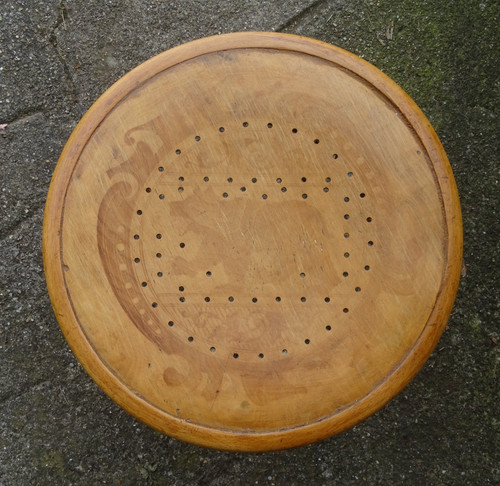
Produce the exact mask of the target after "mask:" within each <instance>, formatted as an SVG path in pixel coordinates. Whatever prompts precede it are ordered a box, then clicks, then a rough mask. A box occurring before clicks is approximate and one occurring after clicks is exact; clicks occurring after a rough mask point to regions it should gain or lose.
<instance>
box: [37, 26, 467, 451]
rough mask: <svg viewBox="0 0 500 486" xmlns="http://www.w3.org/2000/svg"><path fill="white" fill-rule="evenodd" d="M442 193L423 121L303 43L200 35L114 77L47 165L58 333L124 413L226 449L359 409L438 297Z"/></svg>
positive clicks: (393, 94)
mask: <svg viewBox="0 0 500 486" xmlns="http://www.w3.org/2000/svg"><path fill="white" fill-rule="evenodd" d="M460 258H461V222H460V207H459V203H458V196H457V193H456V188H455V185H454V181H453V176H452V173H451V169H450V167H449V163H448V161H447V159H446V156H445V154H444V152H443V150H442V147H441V145H440V144H439V141H438V139H437V137H436V136H435V134H434V132H433V131H432V128H431V127H430V125H429V124H428V122H427V120H426V119H425V117H424V116H423V115H422V113H421V112H420V111H419V110H418V108H417V107H416V106H415V105H414V103H413V102H412V101H411V100H410V99H409V98H408V97H407V95H405V94H404V93H403V92H402V91H401V90H400V89H399V88H398V87H397V86H396V85H394V83H392V82H391V81H390V80H388V79H387V78H386V77H385V76H384V75H383V74H382V73H380V72H379V71H378V70H376V69H375V68H373V67H372V66H370V65H368V64H367V63H365V62H364V61H361V60H360V59H358V58H356V57H355V56H352V55H351V54H348V53H346V52H345V51H342V50H340V49H338V48H335V47H333V46H329V45H325V44H322V43H319V42H317V41H312V40H310V39H305V38H300V37H295V36H288V35H282V34H267V33H242V34H231V35H225V36H219V37H215V38H207V39H203V40H200V41H195V42H193V43H190V44H186V45H184V46H180V47H178V48H175V49H172V50H171V51H167V52H166V53H164V54H162V55H160V56H158V57H156V58H153V59H152V60H150V61H148V62H147V63H145V64H143V65H141V66H140V67H139V68H137V69H136V70H134V71H132V72H131V73H129V74H128V75H127V76H125V77H124V78H123V79H122V80H120V81H119V82H118V83H117V84H115V85H114V86H113V87H112V88H111V89H110V90H108V92H107V93H105V94H104V95H103V97H101V98H100V99H99V100H98V102H97V103H96V104H95V105H94V106H93V107H92V109H91V110H89V112H88V114H87V115H86V117H84V119H83V120H82V121H81V122H80V124H79V126H78V127H77V128H76V129H75V132H74V133H73V135H72V137H71V138H70V140H69V141H68V144H67V146H66V148H65V150H64V152H63V154H62V155H61V158H60V161H59V163H58V166H57V169H56V173H55V175H54V178H53V182H52V184H51V188H50V192H49V197H48V201H47V209H46V216H45V221H44V262H45V268H46V275H47V282H48V287H49V292H50V295H51V299H52V302H53V305H54V309H55V312H56V315H57V317H58V320H59V322H60V325H61V328H62V329H63V331H64V333H65V335H66V337H67V339H68V341H69V343H70V345H71V346H72V348H73V350H74V352H75V354H76V355H77V357H78V358H79V359H80V361H81V362H82V364H83V365H84V366H85V368H86V369H87V370H88V372H89V373H90V374H91V376H92V377H93V378H94V379H95V380H96V381H97V383H98V384H99V385H100V386H101V387H102V388H103V389H104V390H105V391H106V392H107V393H108V394H109V395H110V396H111V397H112V398H113V399H114V400H115V401H117V402H118V403H119V404H120V405H121V406H123V407H124V408H125V409H127V410H128V411H129V412H130V413H132V414H134V415H135V416H136V417H138V418H140V419H141V420H143V421H145V422H146V423H148V424H149V425H151V426H153V427H156V428H157V429H159V430H161V431H163V432H165V433H168V434H171V435H173V436H175V437H178V438H181V439H183V440H189V441H191V442H195V443H198V444H202V445H207V446H212V447H220V448H226V449H237V450H266V449H276V448H283V447H292V446H296V445H300V444H305V443H308V442H311V441H314V440H319V439H321V438H324V437H327V436H329V435H331V434H334V433H337V432H340V431H341V430H344V429H345V428H347V427H349V426H352V425H353V424H354V423H356V422H357V421H359V420H361V419H363V418H364V417H366V416H367V415H369V414H371V413H373V412H374V411H375V410H377V409H378V408H380V407H381V406H382V405H383V404H384V403H385V402H387V401H388V400H389V399H390V398H391V397H392V396H393V395H394V394H395V393H397V392H398V391H399V390H400V389H401V388H402V387H403V386H404V385H405V384H406V383H407V382H408V381H409V380H410V379H411V377H412V376H413V375H414V374H415V373H416V372H417V371H418V369H419V368H420V367H421V366H422V364H423V362H424V361H425V359H426V357H427V356H428V355H429V354H430V352H431V351H432V349H433V347H434V346H435V344H436V342H437V340H438V339H439V336H440V334H441V332H442V330H443V327H444V325H445V323H446V319H447V317H448V315H449V312H450V310H451V306H452V304H453V300H454V296H455V293H456V288H457V282H458V275H459V270H460Z"/></svg>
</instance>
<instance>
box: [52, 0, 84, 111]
mask: <svg viewBox="0 0 500 486" xmlns="http://www.w3.org/2000/svg"><path fill="white" fill-rule="evenodd" d="M57 9H58V16H57V19H56V21H55V23H54V25H53V26H52V28H51V29H50V33H49V35H48V37H47V40H48V41H49V43H50V44H51V45H52V47H53V48H54V51H55V53H56V55H57V57H58V59H59V61H60V62H61V65H62V67H63V71H64V76H65V78H66V83H67V85H68V88H69V92H70V98H71V101H72V102H73V103H77V101H78V88H77V86H76V84H75V82H74V81H73V77H72V76H71V70H70V68H69V66H68V63H67V62H66V59H65V57H64V55H63V53H62V52H61V48H60V47H59V41H58V39H57V30H58V29H59V27H60V26H61V25H62V26H63V27H64V29H66V28H67V25H66V20H67V19H68V7H67V6H66V3H65V2H64V0H61V2H60V3H59V5H58V7H57Z"/></svg>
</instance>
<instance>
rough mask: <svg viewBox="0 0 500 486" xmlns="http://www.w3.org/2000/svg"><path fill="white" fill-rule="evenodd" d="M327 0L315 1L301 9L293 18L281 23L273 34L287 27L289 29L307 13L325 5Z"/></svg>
mask: <svg viewBox="0 0 500 486" xmlns="http://www.w3.org/2000/svg"><path fill="white" fill-rule="evenodd" d="M326 2H327V0H316V1H315V2H313V3H311V4H310V5H308V6H307V7H305V8H304V9H302V10H301V11H300V12H297V13H296V14H295V15H294V16H292V17H290V18H289V19H288V20H286V21H285V22H283V23H282V24H281V25H279V26H278V27H277V28H276V29H275V32H283V31H285V30H286V29H288V28H289V27H291V26H292V25H293V24H295V23H296V22H298V21H299V20H300V19H301V18H302V17H304V16H306V15H307V14H308V13H309V12H311V11H312V10H314V9H315V8H316V7H318V6H319V5H321V4H322V3H326Z"/></svg>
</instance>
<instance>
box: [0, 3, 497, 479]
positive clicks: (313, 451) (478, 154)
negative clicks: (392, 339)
mask: <svg viewBox="0 0 500 486" xmlns="http://www.w3.org/2000/svg"><path fill="white" fill-rule="evenodd" d="M499 10H500V8H499V6H498V2H494V1H491V0H478V1H470V0H457V1H454V2H444V1H441V2H434V1H430V0H422V1H419V2H415V1H410V0H386V1H383V2H382V1H375V0H353V1H347V0H338V1H326V0H324V1H321V0H320V1H301V0H289V1H282V2H272V1H252V0H245V1H236V0H223V1H215V0H209V1H201V0H200V1H196V0H185V1H172V2H170V1H169V2H167V1H162V0H143V1H136V0H123V1H118V0H106V1H102V2H101V1H95V0H89V1H83V0H66V1H64V0H61V1H59V0H57V1H56V0H54V1H51V0H46V1H43V0H36V1H35V0H4V1H3V2H2V3H1V5H0V163H1V168H0V183H1V184H0V185H1V192H0V215H1V225H0V262H1V265H0V309H1V311H0V362H1V372H0V484H2V485H3V484H5V485H9V486H10V485H13V486H17V485H19V486H21V485H23V486H24V485H27V484H34V485H35V484H36V485H38V484H41V485H44V484H47V485H48V484H50V485H59V484H60V485H70V484H74V485H87V484H89V485H94V484H112V485H118V484H120V485H136V484H154V485H161V484H166V485H198V484H200V485H238V484H241V485H247V484H269V485H272V484H275V485H303V484H313V485H315V484H318V485H319V484H327V485H329V484H339V485H358V484H374V485H375V484H380V485H387V484H393V485H398V484H432V485H487V484H498V481H499V480H500V447H499V444H500V416H499V407H498V403H499V402H500V389H499V381H500V380H499V369H500V351H499V350H500V347H499V346H498V343H499V340H500V329H499V322H500V316H499V306H498V289H499V278H498V277H499V264H498V256H499V241H500V238H499V233H500V232H499V224H498V208H499V207H500V205H499V187H498V179H499V174H498V171H499V168H498V153H499V146H498V145H499V144H498V132H499V130H498V129H499V125H498V100H499V99H500V93H499V90H500V88H499V84H498V75H499V71H498V41H499V38H500V35H499V34H500V32H499V27H498V26H499V25H500V22H499V20H500V19H499ZM239 30H278V31H284V32H290V33H295V34H300V35H305V36H309V37H313V38H317V39H320V40H323V41H326V42H329V43H332V44H336V45H339V46H340V47H343V48H345V49H347V50H350V51H351V52H354V53H355V54H357V55H360V56H361V57H364V58H365V59H366V60H368V61H370V62H372V63H373V64H375V65H376V66H377V67H379V68H380V69H382V70H383V71H384V72H386V74H388V75H389V76H391V77H392V78H393V79H394V80H395V81H396V82H398V83H399V84H400V85H401V86H402V87H403V88H404V89H405V90H406V91H407V92H408V93H409V94H410V96H412V97H413V99H414V100H415V101H416V102H417V104H419V105H420V107H421V108H422V109H423V110H424V112H425V114H426V115H427V116H428V117H429V119H430V121H431V122H432V123H433V124H434V126H435V128H436V130H437V132H438V135H439V136H440V138H441V140H442V142H443V145H444V147H445V149H446V151H447V153H448V156H449V158H450V161H451V164H452V167H453V170H454V173H455V177H456V180H457V184H458V187H459V192H460V195H461V201H462V210H463V217H464V235H465V249H464V270H463V277H462V281H461V286H460V290H459V294H458V297H457V302H456V304H455V307H454V310H453V312H452V316H451V318H450V321H449V323H448V326H449V327H448V329H447V330H446V331H445V333H444V335H443V337H442V339H441V341H440V342H439V344H438V346H437V348H436V350H435V352H434V353H433V355H432V356H431V358H430V359H429V361H428V362H427V364H426V365H425V366H424V368H423V369H422V371H421V372H420V373H419V374H418V376H417V377H416V378H415V379H414V380H413V381H412V382H411V383H410V385H409V386H408V387H407V388H406V389H405V390H404V391H403V392H402V393H401V394H400V395H398V396H397V397H396V398H395V399H394V400H393V401H392V402H391V403H390V404H389V405H388V406H386V407H385V408H384V409H382V410H381V411H379V412H378V413H377V414H375V415H374V416H372V417H370V418H369V419H367V420H366V421H364V422H363V423H361V424H359V425H357V426H356V427H354V428H353V429H351V430H349V431H347V432H345V433H343V434H341V435H339V436H337V437H332V438H331V439H328V440H325V441H323V442H320V443H317V444H313V445H310V446H307V447H301V448H298V449H294V450H289V451H281V452H273V453H265V454H239V453H228V452H220V451H214V450H209V449H204V448H200V447H197V446H193V445H190V444H185V443H182V442H179V441H176V440H174V439H172V438H169V437H167V436H164V435H161V434H159V433H157V432H156V431H154V430H152V429H150V428H148V427H147V426H145V425H143V424H141V423H139V422H137V421H136V420H135V419H133V418H132V417H131V416H129V415H128V414H127V413H126V412H124V411H122V410H121V409H120V408H119V407H118V406H117V405H115V404H114V403H113V402H112V401H111V400H110V399H109V398H108V397H107V396H106V395H104V393H102V392H101V391H100V390H99V388H98V387H97V386H96V385H95V384H94V382H93V381H92V380H91V379H90V378H89V377H88V375H87V374H86V373H85V372H84V371H83V370H82V368H81V367H80V365H79V364H78V362H77V361H76V359H75V358H74V356H73V354H72V353H71V351H70V350H69V347H68V346H67V344H66V341H65V340H64V338H63V336H62V334H61V332H60V330H59V327H58V325H57V322H56V320H55V317H54V315H53V312H52V309H51V306H50V301H49V299H48V296H47V291H46V287H45V282H44V275H43V267H42V255H41V234H42V219H43V205H44V202H45V195H46V192H47V190H48V185H49V182H50V176H51V174H52V172H53V169H54V167H55V164H56V161H57V157H58V155H59V153H60V151H61V150H62V148H63V146H64V143H65V142H66V140H67V138H68V136H69V134H70V133H71V130H72V129H73V128H74V126H75V125H76V123H77V122H78V120H79V119H80V117H81V116H82V115H83V113H84V112H85V111H86V110H87V109H88V108H89V107H90V105H91V104H92V103H93V102H94V101H95V100H96V99H97V97H98V96H99V95H100V94H102V92H104V91H105V90H106V89H107V88H108V87H109V86H110V85H111V84H112V83H113V82H114V81H116V80H117V79H118V78H119V77H120V76H122V75H123V74H125V73H126V72H127V71H129V70H130V69H131V68H133V67H134V66H136V65H137V64H139V63H140V62H142V61H144V60H146V59H148V58H149V57H151V56H153V55H155V54H158V53H160V52H162V51H163V50H165V49H168V48H170V47H172V46H174V45H177V44H180V43H183V42H186V41H189V40H192V39H195V38H199V37H203V36H207V35H212V34H218V33H222V32H231V31H239Z"/></svg>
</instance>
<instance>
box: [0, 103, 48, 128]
mask: <svg viewBox="0 0 500 486" xmlns="http://www.w3.org/2000/svg"><path fill="white" fill-rule="evenodd" d="M38 115H44V111H43V110H42V108H41V107H40V106H34V107H31V108H28V109H26V110H23V111H20V112H17V113H15V114H14V116H12V117H11V118H10V119H8V120H3V119H2V120H0V121H1V123H5V124H6V125H7V126H9V125H14V124H15V123H18V122H21V121H26V120H27V119H29V118H33V117H35V116H38Z"/></svg>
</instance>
